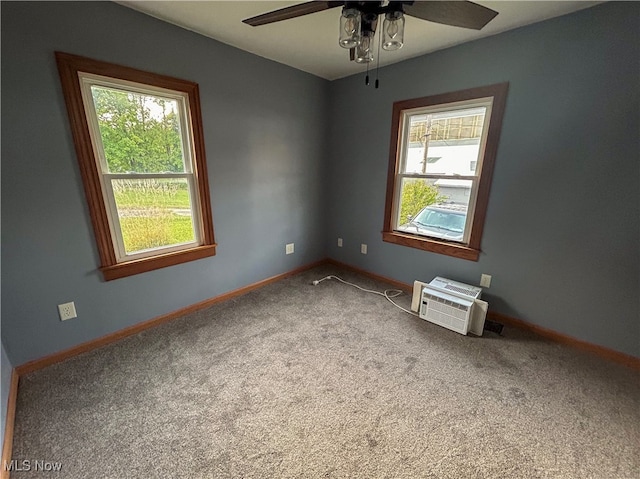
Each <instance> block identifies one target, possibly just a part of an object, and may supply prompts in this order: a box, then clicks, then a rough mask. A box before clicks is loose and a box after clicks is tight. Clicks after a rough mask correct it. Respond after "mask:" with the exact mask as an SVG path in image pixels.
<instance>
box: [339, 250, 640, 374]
mask: <svg viewBox="0 0 640 479" xmlns="http://www.w3.org/2000/svg"><path fill="white" fill-rule="evenodd" d="M326 262H327V263H329V264H333V265H334V266H338V267H340V268H343V269H347V270H351V271H354V272H356V273H359V274H361V275H363V276H368V277H369V278H372V279H375V280H377V281H382V282H384V283H389V284H392V285H394V286H395V287H396V288H399V289H402V290H405V291H411V290H412V289H413V285H409V284H407V283H403V282H401V281H396V280H395V279H391V278H387V277H385V276H381V275H379V274H375V273H372V272H370V271H367V270H364V269H361V268H358V267H356V266H351V265H350V264H346V263H342V262H340V261H336V260H334V259H330V258H329V259H327V261H326ZM487 317H488V318H489V319H491V320H493V321H497V322H499V323H503V324H506V325H508V326H513V327H515V328H519V329H524V330H527V331H531V332H533V333H535V334H537V335H538V336H542V337H544V338H546V339H549V340H551V341H555V342H557V343H561V344H566V345H567V346H571V347H574V348H576V349H580V350H582V351H586V352H589V353H592V354H595V355H597V356H600V357H601V358H603V359H607V360H609V361H613V362H616V363H619V364H623V365H625V366H628V367H630V368H632V369H635V370H637V371H640V358H637V357H635V356H631V355H629V354H625V353H621V352H620V351H616V350H615V349H609V348H607V347H604V346H600V345H598V344H593V343H589V342H587V341H583V340H581V339H577V338H574V337H572V336H568V335H566V334H563V333H559V332H557V331H554V330H552V329H548V328H543V327H542V326H538V325H536V324H533V323H529V322H527V321H524V320H522V319H516V318H512V317H510V316H507V315H505V314H502V313H498V312H496V311H492V310H489V312H488V313H487Z"/></svg>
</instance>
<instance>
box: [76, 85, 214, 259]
mask: <svg viewBox="0 0 640 479" xmlns="http://www.w3.org/2000/svg"><path fill="white" fill-rule="evenodd" d="M78 76H79V78H80V83H81V90H82V98H83V102H84V107H85V114H86V116H87V124H88V126H89V134H90V135H91V143H92V146H93V151H94V158H95V161H96V168H97V171H98V173H99V174H100V184H101V186H102V194H103V199H104V202H105V205H107V206H108V207H107V216H108V218H109V230H110V231H111V237H112V238H113V243H114V246H115V253H116V260H117V262H118V263H121V262H123V261H131V260H135V259H141V258H148V257H152V256H156V255H157V254H159V253H172V252H175V251H181V250H185V249H190V248H193V247H194V246H199V245H201V244H202V237H203V231H202V221H201V220H200V218H201V209H200V201H199V197H198V195H197V193H196V191H195V184H196V178H195V173H194V171H195V168H194V164H193V157H194V154H193V128H192V124H191V116H190V115H189V111H190V109H189V98H188V96H187V95H186V94H185V93H182V92H178V91H173V90H168V89H165V88H159V87H155V86H152V85H144V84H141V83H136V82H131V81H127V80H119V79H117V78H110V77H105V76H101V75H94V74H90V73H85V72H80V73H79V74H78ZM93 86H98V87H104V88H109V89H112V90H119V91H121V92H124V93H137V94H141V95H149V96H155V97H159V98H164V99H167V100H172V101H176V102H177V103H178V105H179V108H178V118H179V121H180V133H181V137H182V138H181V140H182V154H183V159H184V165H185V172H184V173H109V167H108V165H107V159H106V155H105V152H104V145H103V144H102V136H101V134H100V127H99V124H98V115H97V112H96V109H95V102H94V101H93V95H92V92H91V87H93ZM162 178H184V179H186V180H187V185H188V189H189V200H190V204H191V221H192V224H193V226H194V233H195V239H194V241H192V242H188V243H180V244H176V245H170V246H163V247H157V248H150V249H147V250H143V251H138V252H134V253H129V254H127V252H126V250H125V246H124V240H123V237H122V228H121V226H120V218H119V215H118V208H117V206H116V201H115V195H114V192H113V186H112V180H119V179H162Z"/></svg>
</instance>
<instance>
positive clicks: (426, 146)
mask: <svg viewBox="0 0 640 479" xmlns="http://www.w3.org/2000/svg"><path fill="white" fill-rule="evenodd" d="M485 112H486V108H485V107H478V108H467V109H464V110H451V111H440V112H436V113H429V114H427V113H420V114H413V115H410V116H409V117H408V118H407V119H408V122H409V129H408V138H406V139H405V144H406V151H405V155H406V158H405V163H404V165H405V166H404V171H403V172H404V173H419V174H420V173H421V174H433V175H454V176H455V175H463V176H469V175H474V174H475V168H474V169H473V170H472V169H471V165H473V166H475V164H476V163H475V162H477V160H478V154H479V152H480V140H481V138H482V130H483V128H484V117H485ZM472 162H474V163H472Z"/></svg>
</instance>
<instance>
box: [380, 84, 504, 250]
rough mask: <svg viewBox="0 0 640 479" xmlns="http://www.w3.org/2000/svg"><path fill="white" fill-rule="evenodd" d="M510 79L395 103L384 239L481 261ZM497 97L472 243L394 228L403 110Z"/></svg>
mask: <svg viewBox="0 0 640 479" xmlns="http://www.w3.org/2000/svg"><path fill="white" fill-rule="evenodd" d="M508 89H509V83H507V82H505V83H498V84H495V85H488V86H483V87H478V88H471V89H468V90H462V91H456V92H450V93H443V94H439V95H432V96H428V97H422V98H414V99H411V100H403V101H398V102H395V103H394V104H393V113H392V118H391V143H390V148H389V168H388V173H387V192H386V202H385V210H384V226H383V230H382V240H383V241H386V242H388V243H394V244H398V245H402V246H409V247H411V248H417V249H421V250H425V251H431V252H434V253H439V254H445V255H448V256H453V257H455V258H460V259H466V260H470V261H478V258H479V257H480V252H481V250H480V244H481V241H482V232H483V229H484V222H485V218H486V215H487V206H488V204H489V192H490V189H491V178H492V176H493V169H494V165H495V159H496V155H497V152H498V143H499V140H500V132H501V130H502V119H503V116H504V109H505V105H506V100H507V91H508ZM487 97H493V104H492V107H491V117H490V120H489V130H488V132H487V141H486V146H485V152H484V158H483V162H482V171H481V172H480V176H479V180H478V195H477V199H476V204H475V214H474V217H473V223H472V225H471V235H470V237H469V243H468V244H466V245H465V244H461V243H455V242H448V241H443V240H438V239H434V238H427V237H424V236H417V235H411V234H404V233H401V232H398V231H394V227H393V207H394V205H393V202H394V188H395V184H396V175H397V174H398V170H399V168H400V163H401V161H400V160H401V158H400V154H401V151H400V150H401V149H400V144H399V141H400V140H401V135H402V113H403V111H405V110H411V109H414V108H423V107H429V106H435V105H441V104H446V103H454V102H460V101H467V100H474V99H480V98H487Z"/></svg>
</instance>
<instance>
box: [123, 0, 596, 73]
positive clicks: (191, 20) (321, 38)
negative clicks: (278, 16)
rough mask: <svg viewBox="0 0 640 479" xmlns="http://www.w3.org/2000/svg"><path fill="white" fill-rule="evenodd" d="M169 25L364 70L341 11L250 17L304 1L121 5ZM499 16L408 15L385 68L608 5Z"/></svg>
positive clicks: (297, 58) (525, 7)
mask: <svg viewBox="0 0 640 479" xmlns="http://www.w3.org/2000/svg"><path fill="white" fill-rule="evenodd" d="M118 3H120V4H121V5H124V6H127V7H130V8H133V9H135V10H138V11H140V12H143V13H146V14H148V15H151V16H153V17H156V18H159V19H161V20H164V21H166V22H169V23H173V24H175V25H178V26H181V27H183V28H186V29H188V30H192V31H194V32H197V33H200V34H202V35H205V36H207V37H211V38H214V39H216V40H218V41H221V42H223V43H227V44H229V45H232V46H234V47H237V48H240V49H242V50H246V51H248V52H251V53H254V54H256V55H259V56H261V57H264V58H268V59H271V60H274V61H276V62H279V63H284V64H285V65H289V66H291V67H293V68H297V69H299V70H303V71H305V72H309V73H312V74H313V75H316V76H319V77H322V78H326V79H328V80H334V79H336V78H342V77H345V76H348V75H352V74H354V73H358V72H361V71H364V70H365V68H366V66H364V65H358V64H357V63H355V62H350V61H349V52H348V51H347V50H345V49H343V48H340V47H339V46H338V19H339V17H340V12H341V8H340V7H338V8H333V9H331V10H327V11H324V12H319V13H314V14H311V15H306V16H303V17H299V18H295V19H290V20H284V21H281V22H277V23H272V24H269V25H263V26H259V27H251V26H249V25H245V24H244V23H242V20H244V19H245V18H249V17H253V16H255V15H260V14H262V13H266V12H270V11H272V10H276V9H278V8H283V7H287V6H289V5H295V4H297V3H302V1H298V2H273V1H143V0H135V1H118ZM476 3H479V4H481V5H484V6H486V7H489V8H491V9H493V10H495V11H497V12H499V14H498V16H497V17H496V18H494V19H493V20H492V21H491V22H489V24H488V25H487V26H485V27H484V28H483V29H482V30H481V31H476V30H468V29H465V28H459V27H451V26H446V25H440V24H437V23H432V22H427V21H424V20H420V19H416V18H413V17H409V16H406V24H405V45H404V46H403V47H402V49H400V50H398V51H395V52H385V51H382V52H381V55H380V65H381V66H383V65H389V64H391V63H396V62H399V61H401V60H405V59H407V58H412V57H416V56H420V55H424V54H425V53H429V52H433V51H435V50H441V49H443V48H447V47H450V46H453V45H458V44H460V43H465V42H468V41H472V40H476V39H478V38H482V37H487V36H490V35H495V34H497V33H500V32H504V31H506V30H511V29H513V28H517V27H520V26H522V25H528V24H530V23H535V22H539V21H542V20H546V19H548V18H553V17H557V16H560V15H565V14H567V13H570V12H574V11H577V10H581V9H583V8H587V7H591V6H593V5H596V4H598V3H602V2H591V1H569V2H555V1H542V2H528V1H493V2H484V1H478V2H476Z"/></svg>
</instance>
